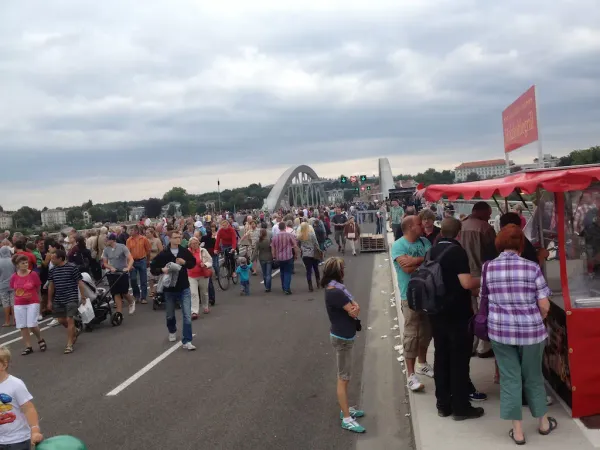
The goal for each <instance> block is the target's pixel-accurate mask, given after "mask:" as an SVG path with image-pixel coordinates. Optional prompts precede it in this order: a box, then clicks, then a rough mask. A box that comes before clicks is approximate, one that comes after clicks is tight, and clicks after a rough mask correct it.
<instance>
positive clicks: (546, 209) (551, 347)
mask: <svg viewBox="0 0 600 450" xmlns="http://www.w3.org/2000/svg"><path fill="white" fill-rule="evenodd" d="M599 181H600V165H588V166H577V167H565V168H562V167H561V168H555V169H538V170H531V171H524V172H520V173H516V174H513V175H509V176H506V177H504V178H497V179H491V180H483V181H477V182H472V183H460V184H453V185H431V186H428V187H427V188H425V189H423V190H422V191H420V192H419V195H420V196H422V197H424V198H425V199H427V200H429V201H438V200H439V199H440V198H443V197H446V198H448V200H450V201H453V200H457V199H458V198H460V197H462V198H464V199H465V200H470V199H473V198H481V199H483V200H486V199H490V198H494V199H496V196H500V197H503V198H506V197H508V196H509V195H510V194H511V193H513V192H517V193H519V194H536V198H535V200H534V203H535V204H536V209H535V213H534V215H533V217H532V218H531V220H530V221H529V222H528V224H527V226H526V227H525V230H524V231H525V234H526V236H527V237H528V238H529V239H530V240H531V242H532V243H533V244H534V246H536V247H537V248H538V249H545V250H547V251H546V252H542V253H543V254H544V255H545V256H546V255H547V256H546V257H545V260H544V261H543V267H542V268H543V271H544V274H545V276H546V279H547V282H548V285H549V286H550V288H551V289H552V292H553V295H552V298H551V300H552V306H551V309H550V313H549V315H548V319H547V328H548V335H549V339H548V345H547V347H546V351H545V355H544V374H545V376H546V379H547V380H548V382H549V383H550V384H551V385H552V387H553V388H554V390H555V391H556V392H557V394H558V395H559V396H560V397H561V398H562V399H563V400H564V401H565V402H566V403H567V404H568V405H569V406H570V407H571V411H572V415H573V417H584V416H591V415H596V414H600V182H599Z"/></svg>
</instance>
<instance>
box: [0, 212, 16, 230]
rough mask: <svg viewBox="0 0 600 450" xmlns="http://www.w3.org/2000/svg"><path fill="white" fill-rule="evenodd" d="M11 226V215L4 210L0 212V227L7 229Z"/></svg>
mask: <svg viewBox="0 0 600 450" xmlns="http://www.w3.org/2000/svg"><path fill="white" fill-rule="evenodd" d="M12 227H13V219H12V216H11V215H10V214H8V213H5V212H0V229H1V230H8V229H10V228H12Z"/></svg>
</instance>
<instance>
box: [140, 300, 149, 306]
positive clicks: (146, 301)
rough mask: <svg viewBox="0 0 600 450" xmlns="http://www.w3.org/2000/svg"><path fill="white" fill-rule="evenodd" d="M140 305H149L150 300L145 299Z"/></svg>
mask: <svg viewBox="0 0 600 450" xmlns="http://www.w3.org/2000/svg"><path fill="white" fill-rule="evenodd" d="M140 304H142V305H147V304H148V300H146V299H143V300H141V301H140Z"/></svg>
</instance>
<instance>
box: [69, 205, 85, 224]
mask: <svg viewBox="0 0 600 450" xmlns="http://www.w3.org/2000/svg"><path fill="white" fill-rule="evenodd" d="M75 222H83V210H82V208H80V207H79V206H76V207H74V208H69V209H68V210H67V223H68V224H69V225H72V226H73V227H75V225H74V223H75Z"/></svg>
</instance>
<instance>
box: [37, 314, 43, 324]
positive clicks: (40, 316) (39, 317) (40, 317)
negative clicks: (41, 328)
mask: <svg viewBox="0 0 600 450" xmlns="http://www.w3.org/2000/svg"><path fill="white" fill-rule="evenodd" d="M42 320H44V318H43V317H42V315H41V314H40V315H39V316H38V322H41V321H42Z"/></svg>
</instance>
